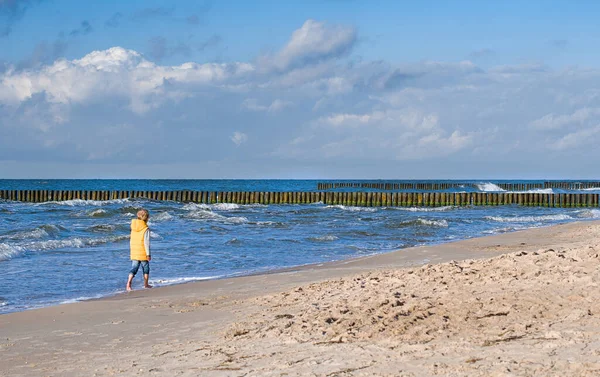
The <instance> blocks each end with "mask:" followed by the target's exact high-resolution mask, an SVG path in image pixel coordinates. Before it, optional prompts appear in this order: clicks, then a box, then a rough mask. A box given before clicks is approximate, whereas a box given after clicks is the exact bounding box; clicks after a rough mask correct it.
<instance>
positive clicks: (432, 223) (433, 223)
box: [416, 218, 448, 228]
mask: <svg viewBox="0 0 600 377" xmlns="http://www.w3.org/2000/svg"><path fill="white" fill-rule="evenodd" d="M416 222H417V223H418V224H421V225H427V226H437V227H440V228H447V227H448V221H446V220H444V219H441V220H430V219H421V218H419V219H417V221H416Z"/></svg>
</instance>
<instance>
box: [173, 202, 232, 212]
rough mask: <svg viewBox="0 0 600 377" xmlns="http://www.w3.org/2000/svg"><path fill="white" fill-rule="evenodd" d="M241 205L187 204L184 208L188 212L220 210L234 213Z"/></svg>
mask: <svg viewBox="0 0 600 377" xmlns="http://www.w3.org/2000/svg"><path fill="white" fill-rule="evenodd" d="M239 208H240V205H239V204H235V203H215V204H203V203H187V204H185V205H184V206H183V209H184V210H186V211H196V210H198V209H202V210H209V211H211V210H219V211H232V210H236V209H239Z"/></svg>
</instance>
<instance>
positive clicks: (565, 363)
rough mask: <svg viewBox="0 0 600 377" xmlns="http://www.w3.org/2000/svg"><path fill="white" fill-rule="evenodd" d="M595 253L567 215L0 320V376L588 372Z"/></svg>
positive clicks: (594, 362) (594, 317)
mask: <svg viewBox="0 0 600 377" xmlns="http://www.w3.org/2000/svg"><path fill="white" fill-rule="evenodd" d="M599 253H600V222H584V223H572V224H566V225H559V226H554V227H549V228H541V229H532V230H527V231H521V232H515V233H509V234H503V235H497V236H491V237H484V238H477V239H471V240H466V241H460V242H454V243H449V244H443V245H436V246H427V247H416V248H410V249H404V250H399V251H396V252H393V253H388V254H383V255H377V256H372V257H367V258H360V259H355V260H350V261H343V262H335V263H328V264H323V265H314V266H305V267H302V268H296V269H289V270H286V271H280V272H277V273H271V274H265V275H255V276H247V277H239V278H233V279H223V280H215V281H204V282H197V283H188V284H183V285H178V286H170V287H164V288H157V289H152V290H140V291H134V292H132V293H128V294H122V295H118V296H115V297H110V298H106V299H102V300H94V301H86V302H80V303H74V304H65V305H60V306H54V307H49V308H43V309H39V310H31V311H26V312H20V313H11V314H5V315H0V376H113V375H122V376H135V375H161V376H179V375H181V376H435V375H439V376H540V375H543V376H559V375H560V376H597V375H600V290H599V289H598V284H599V282H600V272H599V271H600V270H599V269H598V262H599V261H600V258H599V257H598V255H599ZM156 263H160V261H159V260H158V259H157V260H156Z"/></svg>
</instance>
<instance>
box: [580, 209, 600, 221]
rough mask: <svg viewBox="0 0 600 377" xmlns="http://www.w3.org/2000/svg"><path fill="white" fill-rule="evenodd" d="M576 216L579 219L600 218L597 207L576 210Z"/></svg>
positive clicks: (599, 211)
mask: <svg viewBox="0 0 600 377" xmlns="http://www.w3.org/2000/svg"><path fill="white" fill-rule="evenodd" d="M575 214H576V216H577V217H578V218H580V219H598V218H600V210H597V209H584V210H581V211H577V212H576V213H575Z"/></svg>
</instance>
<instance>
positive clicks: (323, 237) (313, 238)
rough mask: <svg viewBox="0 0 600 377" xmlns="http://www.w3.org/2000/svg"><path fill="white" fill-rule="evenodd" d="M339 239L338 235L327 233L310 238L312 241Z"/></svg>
mask: <svg viewBox="0 0 600 377" xmlns="http://www.w3.org/2000/svg"><path fill="white" fill-rule="evenodd" d="M337 239H339V238H338V237H337V236H334V235H332V234H326V235H323V236H317V237H310V238H309V240H312V241H319V242H323V241H335V240H337Z"/></svg>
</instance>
